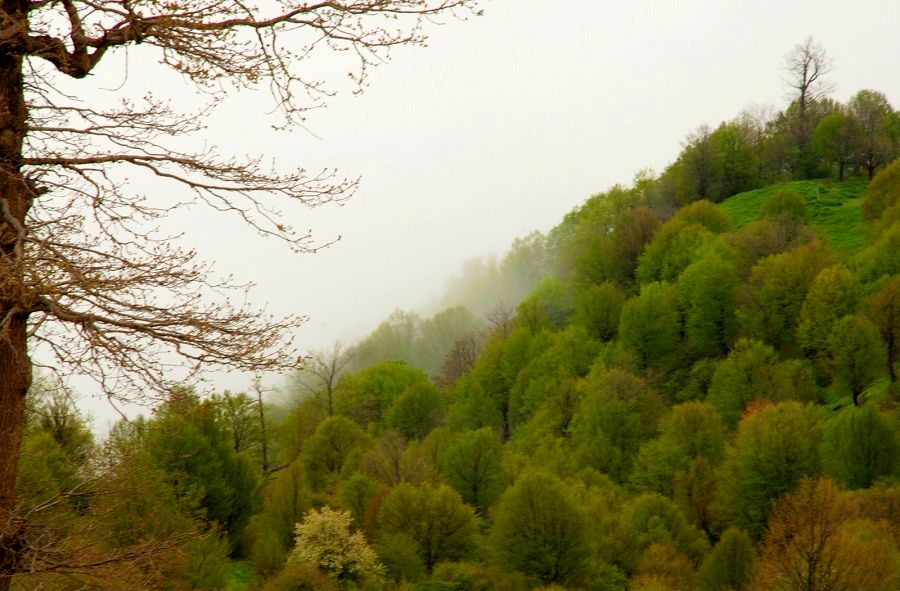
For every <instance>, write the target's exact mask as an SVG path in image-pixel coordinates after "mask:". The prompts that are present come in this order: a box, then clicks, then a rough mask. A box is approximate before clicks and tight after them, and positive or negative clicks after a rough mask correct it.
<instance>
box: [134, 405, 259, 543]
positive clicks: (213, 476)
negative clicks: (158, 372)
mask: <svg viewBox="0 0 900 591" xmlns="http://www.w3.org/2000/svg"><path fill="white" fill-rule="evenodd" d="M150 427H151V428H150V429H148V430H147V438H146V447H147V450H148V452H149V453H150V455H151V456H152V457H153V459H154V461H155V462H156V464H157V465H158V466H159V467H160V468H162V469H163V470H164V471H165V472H166V473H168V474H171V475H172V476H173V477H175V478H176V479H177V480H178V481H179V493H180V494H183V495H185V496H186V497H192V498H199V499H200V506H201V507H202V508H203V509H204V510H205V517H206V518H207V519H208V520H209V521H210V522H217V523H218V524H219V525H220V526H221V527H223V528H225V530H226V531H227V532H228V534H229V537H230V539H231V541H232V543H237V541H238V539H239V536H240V533H241V531H242V530H243V528H244V527H245V526H246V525H247V522H248V521H249V519H250V516H251V515H252V514H253V513H254V511H255V510H256V502H255V500H256V494H255V493H256V491H257V489H258V486H259V472H258V470H257V469H256V468H254V466H253V463H252V461H251V460H250V459H249V458H248V457H247V456H246V455H244V454H241V453H236V452H235V451H234V448H233V444H232V442H231V438H230V436H229V433H228V430H227V427H226V425H224V424H223V423H222V422H221V421H220V420H219V413H218V411H217V409H216V406H215V402H214V401H206V402H199V400H198V398H197V397H196V395H194V394H193V393H192V392H190V391H187V390H175V391H173V392H172V394H171V396H170V397H169V400H168V401H167V402H166V403H165V405H163V406H162V407H161V408H159V409H157V417H156V418H154V420H153V421H152V422H151V424H150Z"/></svg>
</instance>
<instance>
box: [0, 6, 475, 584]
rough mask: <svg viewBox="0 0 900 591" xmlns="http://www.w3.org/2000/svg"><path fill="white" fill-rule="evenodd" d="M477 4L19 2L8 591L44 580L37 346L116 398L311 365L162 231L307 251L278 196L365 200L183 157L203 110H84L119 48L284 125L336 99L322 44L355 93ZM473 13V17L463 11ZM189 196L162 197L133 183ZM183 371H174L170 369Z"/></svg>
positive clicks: (11, 148)
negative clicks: (344, 68)
mask: <svg viewBox="0 0 900 591" xmlns="http://www.w3.org/2000/svg"><path fill="white" fill-rule="evenodd" d="M475 4H476V0H352V1H348V0H338V1H329V2H312V3H308V2H295V1H292V0H288V1H286V2H281V3H278V4H276V5H265V6H257V5H254V4H248V3H245V2H240V1H237V0H224V1H222V2H213V3H209V2H202V1H200V0H184V1H181V2H158V1H156V0H100V1H99V2H85V1H83V0H60V1H44V0H37V1H31V0H3V2H2V5H0V17H2V20H3V28H2V31H0V333H2V338H0V376H2V379H0V591H5V590H6V589H7V588H8V587H9V585H10V581H11V575H12V574H14V573H16V572H18V571H20V570H22V569H23V568H25V565H24V564H23V562H22V560H23V557H24V556H25V555H26V550H27V549H26V548H25V547H24V538H23V531H24V530H25V527H26V524H25V523H24V521H23V520H22V519H21V517H19V516H17V515H16V514H15V513H14V506H15V503H14V485H15V482H16V474H17V472H18V453H19V447H20V442H21V438H22V423H23V413H24V403H25V393H26V391H27V390H28V387H29V384H30V382H31V367H32V362H31V360H30V358H29V354H28V351H29V345H38V344H40V345H42V346H43V347H44V348H45V349H46V350H47V351H49V352H50V353H51V354H52V355H53V356H54V357H55V359H54V360H53V361H54V362H55V363H57V364H59V365H60V366H65V367H69V368H72V369H74V370H78V371H81V372H85V373H89V374H91V375H93V376H94V377H95V378H96V379H97V380H98V382H100V383H101V384H103V385H104V387H105V388H106V389H107V392H109V393H110V394H111V395H114V396H120V397H123V396H129V395H140V394H142V393H144V392H146V391H160V390H162V391H165V390H166V387H167V384H166V383H165V377H164V376H165V375H166V374H167V373H168V372H166V371H165V370H166V369H167V367H168V366H167V365H166V364H165V363H164V362H163V361H162V359H165V357H162V356H160V355H159V354H160V353H164V352H174V353H175V354H177V355H180V356H181V358H182V359H184V360H185V361H187V362H188V364H189V365H190V366H191V368H192V369H195V370H196V369H197V368H199V366H200V365H206V364H219V365H224V366H228V367H233V368H237V369H243V370H249V371H262V370H267V369H272V368H276V367H285V366H289V365H291V364H292V363H293V360H295V359H296V355H295V354H294V353H293V351H292V349H291V347H290V338H289V333H290V331H291V330H292V329H293V328H294V327H295V326H296V325H297V324H298V323H299V322H300V321H301V320H302V319H301V318H298V317H288V318H284V319H273V318H271V317H268V316H266V315H261V314H259V313H258V312H257V311H255V310H253V309H252V308H250V307H247V306H245V305H239V306H236V307H235V306H232V305H231V304H229V302H228V300H227V299H224V298H223V300H221V301H218V302H215V301H213V302H204V300H203V299H198V298H197V297H196V294H197V293H198V292H200V291H202V290H203V289H204V288H205V287H213V288H217V289H218V290H219V293H222V292H223V291H228V288H229V287H231V289H232V290H234V289H237V294H236V295H237V296H238V299H239V300H242V299H243V294H242V291H243V290H242V289H240V288H239V287H238V286H231V285H229V284H228V283H227V282H220V281H218V280H215V279H214V278H212V277H211V276H210V274H209V271H210V268H209V266H208V265H205V264H203V263H200V262H198V261H197V260H196V258H195V253H194V252H193V251H192V250H182V249H179V248H178V247H176V246H172V245H171V243H170V242H168V241H167V240H165V239H166V238H168V236H165V235H161V234H160V233H158V231H157V230H156V228H157V227H158V225H159V222H160V220H161V218H165V217H166V216H167V215H168V214H171V213H172V212H173V211H176V210H180V209H182V208H184V207H187V206H189V205H191V204H192V203H194V202H196V203H199V204H204V205H208V206H210V207H212V208H214V209H217V210H220V211H226V212H229V213H231V214H233V215H237V216H238V217H239V218H240V219H241V220H242V221H244V222H245V223H246V224H248V225H249V226H250V227H252V228H254V229H256V230H257V231H259V232H260V233H262V234H264V235H268V236H274V237H276V238H279V239H281V240H283V241H285V242H286V243H287V244H288V245H290V246H291V247H292V248H293V249H294V250H295V251H299V252H306V251H311V250H314V249H315V245H314V244H313V243H312V242H311V239H310V236H309V235H308V234H305V233H298V232H296V231H294V230H293V229H292V228H291V227H290V226H288V225H287V224H286V223H285V221H284V220H283V219H282V218H281V217H280V215H279V214H278V212H277V211H275V210H273V209H272V207H271V204H269V203H267V196H269V195H277V196H280V197H283V198H286V199H287V200H288V201H293V202H295V203H299V204H302V205H306V206H315V205H319V204H322V203H326V202H330V201H337V200H341V199H344V198H346V197H347V196H348V195H349V193H351V192H352V190H353V189H354V187H355V184H356V183H355V181H352V180H351V181H347V180H341V179H339V178H336V177H335V176H334V174H333V172H331V171H323V172H319V173H309V172H306V171H303V170H302V169H301V170H296V171H293V172H288V173H280V172H278V171H274V170H269V169H268V168H267V167H264V166H262V165H261V163H260V160H259V159H250V160H249V161H237V160H232V159H228V158H222V157H219V156H218V155H217V154H216V153H215V151H214V150H210V149H208V148H203V149H201V150H199V151H197V152H187V151H179V150H178V149H177V148H176V147H175V141H176V139H177V137H178V136H182V137H183V136H187V135H190V134H195V133H198V132H199V131H200V130H201V129H202V128H203V122H204V118H203V117H202V115H204V114H206V113H208V112H209V109H201V111H200V112H199V113H185V112H180V111H178V110H176V109H175V108H173V107H172V106H171V105H170V104H169V103H168V102H167V101H165V100H161V99H158V98H155V97H154V96H153V95H152V94H150V93H148V94H147V95H146V96H145V98H144V99H141V100H140V101H136V102H123V103H122V104H120V105H119V106H117V107H112V108H108V107H107V106H106V105H102V104H99V103H100V102H102V101H99V102H90V101H79V100H78V98H79V97H77V96H74V97H73V96H72V95H71V91H70V90H67V89H70V88H71V87H72V84H70V83H64V80H65V79H66V78H68V79H84V78H86V77H87V76H88V75H89V74H91V73H92V72H93V71H94V70H95V68H96V67H97V66H98V64H99V63H100V62H102V61H104V58H105V57H107V56H108V55H111V54H114V53H115V52H116V50H117V49H119V48H125V47H129V46H137V45H140V46H141V51H144V52H154V51H155V52H156V56H157V57H158V58H159V60H160V61H161V62H162V64H163V65H165V66H168V67H169V68H171V69H173V70H174V71H176V72H178V73H180V74H181V75H183V76H184V78H185V79H186V80H188V81H190V82H192V83H194V84H195V85H196V86H197V87H198V88H203V89H204V91H205V92H206V93H208V94H207V96H210V97H212V100H213V102H215V101H216V100H218V99H219V98H220V97H221V95H222V93H224V92H225V91H226V90H227V89H228V88H229V87H231V86H232V85H233V86H235V87H247V86H254V85H256V84H261V83H265V84H268V87H269V88H270V89H271V91H272V93H273V95H274V99H275V101H276V102H277V104H278V106H279V107H280V108H281V112H282V113H283V114H284V116H285V120H284V121H285V124H286V125H290V124H292V123H297V122H299V121H301V120H302V112H303V111H304V110H305V109H308V108H310V107H313V106H316V105H319V104H321V103H322V101H324V100H325V99H326V98H327V97H328V96H330V95H331V94H333V89H331V88H330V87H328V86H326V85H325V84H324V81H322V80H320V79H317V78H315V77H314V74H310V73H309V70H308V69H307V70H306V71H304V70H303V69H302V68H300V65H301V64H302V63H303V60H304V59H305V58H307V57H309V56H310V55H311V54H314V53H316V51H317V50H319V49H322V48H327V50H336V51H348V55H351V56H353V58H354V59H356V60H358V62H357V63H358V67H357V68H356V69H355V71H356V74H355V75H354V81H355V82H356V83H357V84H360V85H363V84H364V83H365V80H366V74H367V72H368V70H369V69H370V68H371V67H372V66H374V65H376V64H377V63H378V62H379V61H381V60H382V59H383V57H382V54H383V53H384V52H385V51H386V50H387V49H389V48H390V47H392V46H395V45H405V44H421V43H422V42H423V40H424V37H423V34H422V28H421V27H422V25H423V24H424V21H425V20H427V19H430V18H433V17H436V16H438V15H440V14H446V13H448V12H449V13H454V12H456V13H458V11H461V10H465V11H467V12H468V11H471V10H473V9H474V8H475ZM458 14H461V13H458ZM131 170H137V171H142V172H143V173H146V174H150V175H155V176H156V177H159V178H161V179H166V180H167V181H170V182H174V183H176V185H180V188H181V190H182V193H183V195H177V193H178V191H173V192H171V193H170V195H171V197H169V196H167V195H158V196H156V198H155V199H154V200H152V201H151V200H147V199H143V198H141V197H139V196H137V195H134V194H131V193H130V192H129V190H130V188H129V187H128V186H127V185H126V184H125V183H124V182H122V181H121V180H120V179H122V178H124V177H123V176H122V172H124V171H131ZM169 375H171V374H169Z"/></svg>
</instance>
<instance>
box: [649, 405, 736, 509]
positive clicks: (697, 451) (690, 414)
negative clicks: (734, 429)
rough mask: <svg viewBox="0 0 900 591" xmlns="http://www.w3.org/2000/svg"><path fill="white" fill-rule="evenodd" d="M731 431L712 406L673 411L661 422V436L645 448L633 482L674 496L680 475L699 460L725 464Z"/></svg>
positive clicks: (679, 407) (682, 407) (688, 406)
mask: <svg viewBox="0 0 900 591" xmlns="http://www.w3.org/2000/svg"><path fill="white" fill-rule="evenodd" d="M727 431H728V429H727V427H726V424H725V422H724V421H723V420H722V418H721V417H720V416H719V413H718V412H716V409H715V408H714V407H713V406H712V405H710V404H706V403H703V402H696V401H694V402H686V403H684V404H679V405H678V406H675V407H673V408H672V411H671V412H670V413H669V414H667V415H666V416H664V417H663V418H662V419H661V420H660V422H659V436H657V437H656V438H655V439H653V440H651V441H649V442H647V443H646V444H644V445H643V446H642V447H641V450H640V452H639V453H638V456H637V458H636V459H635V468H634V472H633V473H632V475H631V481H632V482H633V483H634V484H635V485H637V486H638V487H639V488H641V489H645V490H654V491H657V492H660V493H662V494H666V495H668V496H672V495H673V494H674V479H675V476H676V474H678V473H679V472H683V471H687V470H688V469H689V468H690V465H691V462H693V461H694V460H695V459H697V458H701V457H702V458H706V459H707V460H708V461H710V462H712V463H718V462H719V461H721V459H722V457H723V455H724V453H725V440H726V434H727Z"/></svg>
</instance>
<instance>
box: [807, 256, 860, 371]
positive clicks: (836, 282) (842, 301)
mask: <svg viewBox="0 0 900 591" xmlns="http://www.w3.org/2000/svg"><path fill="white" fill-rule="evenodd" d="M862 292H863V288H862V284H861V283H860V282H859V279H858V278H857V277H856V274H855V273H853V272H851V271H849V270H848V269H847V268H846V267H844V266H843V265H834V266H832V267H827V268H825V269H822V271H821V272H820V273H819V274H818V275H816V278H815V279H814V280H813V282H812V285H811V286H810V288H809V291H808V292H807V294H806V299H805V300H804V302H803V307H801V308H800V317H799V321H798V324H797V342H798V343H799V344H800V346H801V347H803V349H804V350H806V351H808V352H809V353H811V354H812V355H814V356H818V355H821V354H822V353H824V352H826V351H827V349H828V340H829V338H830V337H831V333H832V331H833V329H834V326H835V324H836V323H837V321H838V320H840V319H841V318H843V317H844V316H847V315H849V314H853V313H855V312H856V311H857V310H858V309H859V306H860V304H861V303H862V295H863V293H862Z"/></svg>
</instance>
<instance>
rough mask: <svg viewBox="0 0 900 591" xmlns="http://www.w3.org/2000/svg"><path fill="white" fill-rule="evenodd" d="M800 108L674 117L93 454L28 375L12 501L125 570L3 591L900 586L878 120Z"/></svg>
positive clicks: (895, 284) (888, 235)
mask: <svg viewBox="0 0 900 591" xmlns="http://www.w3.org/2000/svg"><path fill="white" fill-rule="evenodd" d="M799 111H800V110H799V108H798V104H797V102H796V101H795V102H793V103H792V104H790V105H789V106H788V107H787V108H785V109H784V111H782V112H781V113H779V114H778V115H777V116H776V117H774V118H773V119H771V120H767V121H760V120H758V119H754V118H752V117H750V116H748V115H746V114H745V115H742V116H741V117H739V118H737V119H735V120H734V121H731V122H726V123H723V124H721V125H720V126H719V127H717V128H716V129H714V130H711V129H709V128H701V129H700V130H698V131H697V132H696V133H694V134H692V135H691V136H690V137H689V138H688V141H687V143H686V144H685V147H684V150H683V151H682V153H681V154H680V155H679V157H678V158H677V159H676V161H675V162H674V163H673V164H672V165H671V166H669V167H668V168H667V169H666V170H665V171H663V173H662V174H661V175H659V176H658V177H654V176H652V175H643V176H641V177H640V178H639V179H638V180H637V181H636V183H635V185H634V187H632V188H623V187H614V188H612V189H610V190H609V191H608V192H606V193H603V194H599V195H596V196H594V197H592V198H590V199H589V200H587V201H586V202H585V203H584V205H583V206H581V207H579V208H578V209H576V210H575V211H573V212H572V213H570V214H569V215H568V216H566V218H565V219H564V220H563V221H562V222H561V223H560V224H559V225H558V226H557V227H556V228H554V229H553V230H552V231H551V232H550V233H549V234H548V235H547V236H541V235H537V234H535V235H531V236H529V237H527V238H525V239H523V240H520V241H517V242H516V244H515V245H514V246H513V249H512V250H511V251H510V254H509V255H507V257H506V258H504V259H502V260H501V261H500V262H499V263H497V262H491V263H490V264H489V265H487V266H485V265H482V266H481V267H480V268H479V269H478V270H476V271H472V272H471V274H470V277H472V278H474V279H478V278H479V277H480V278H481V280H482V285H481V287H479V288H478V289H479V290H482V291H478V290H474V289H473V290H470V291H466V293H463V294H461V295H460V300H457V302H452V303H453V304H457V303H459V302H460V301H461V302H462V303H466V301H467V299H468V301H474V300H478V301H479V302H481V304H480V305H481V306H482V307H481V308H479V309H474V310H473V311H470V310H469V309H468V308H467V307H464V306H457V305H453V306H450V307H449V308H447V309H446V310H444V311H442V312H438V313H436V314H434V315H433V316H431V317H430V318H425V319H423V318H422V317H420V316H418V315H415V314H412V313H407V312H402V311H398V312H396V313H395V314H393V315H392V316H391V317H390V318H388V319H387V320H385V322H384V323H383V324H382V325H381V326H379V327H378V328H377V329H376V330H375V331H374V332H373V333H372V334H370V335H369V336H368V337H366V338H365V339H364V340H363V341H362V342H360V343H359V344H358V345H357V346H356V347H353V348H346V349H342V348H341V347H335V348H334V350H333V351H331V352H326V353H321V354H319V355H317V357H316V358H314V359H313V360H312V361H311V363H310V366H309V367H310V369H309V370H307V371H306V372H305V373H301V374H298V375H297V376H294V377H293V378H292V379H291V380H289V381H288V387H287V389H288V394H289V396H287V397H286V398H287V399H288V400H289V402H288V403H287V404H285V405H283V406H281V407H274V406H271V405H266V406H261V404H262V402H261V401H260V400H257V399H256V398H253V397H249V396H246V395H243V394H230V393H225V394H223V395H220V396H214V397H212V398H210V399H207V400H203V399H201V398H199V397H198V396H197V395H195V394H194V393H193V392H192V391H190V390H177V391H174V392H172V393H171V396H170V397H169V400H168V401H167V402H166V403H165V404H164V405H162V406H161V407H159V408H158V409H156V410H155V412H154V414H153V416H152V417H150V418H148V419H140V420H137V421H133V422H131V423H126V422H122V423H120V424H118V425H116V427H115V428H114V429H113V430H112V433H111V435H110V437H109V439H108V440H107V441H106V442H105V443H102V444H99V443H96V442H95V441H94V440H93V438H92V436H91V434H90V431H89V429H88V428H87V426H86V423H85V420H84V419H83V418H82V417H79V416H78V415H77V413H76V412H75V411H74V409H73V407H72V405H71V403H70V402H69V401H68V400H67V399H66V398H65V397H64V396H62V395H61V394H60V391H59V390H58V389H57V388H55V387H54V385H53V384H52V382H48V381H44V382H42V383H40V384H39V387H36V388H35V389H34V391H33V393H32V401H31V402H32V407H31V413H30V415H29V421H28V429H27V436H26V439H25V444H24V449H23V457H24V458H25V461H24V462H23V474H22V477H21V480H20V482H19V491H20V496H21V498H22V502H23V503H24V504H26V505H29V506H31V507H34V512H33V515H34V519H36V520H39V521H40V522H41V523H44V524H46V527H47V528H56V529H60V530H67V532H68V537H67V538H66V537H64V538H62V539H65V540H67V541H66V542H64V543H63V546H65V547H58V548H57V547H54V548H47V552H48V553H49V552H58V553H59V552H66V551H74V550H76V549H79V548H80V549H82V550H83V549H85V548H87V549H88V550H87V551H86V552H83V554H84V556H85V557H89V556H91V555H92V554H91V553H96V555H97V556H98V557H99V556H101V554H102V552H107V553H113V554H115V553H116V552H118V553H120V554H121V555H122V556H123V557H125V558H123V560H120V561H119V562H117V563H115V564H117V565H119V566H117V567H115V568H118V569H120V570H114V569H113V567H112V566H110V567H109V568H106V569H104V568H101V569H99V571H96V572H97V574H91V575H90V576H87V575H83V574H82V572H81V571H78V572H75V573H74V574H73V573H62V572H60V573H56V572H48V573H44V574H41V575H35V576H33V577H27V576H23V577H21V578H19V579H17V581H16V583H15V586H16V588H19V589H29V588H34V587H35V586H36V584H40V585H42V588H47V589H75V588H81V587H79V585H83V584H93V585H101V586H103V585H105V586H106V587H107V588H116V585H118V587H121V588H136V586H137V585H138V583H137V582H136V581H137V580H138V579H140V584H142V585H149V586H152V587H156V588H166V589H222V588H226V589H227V588H230V589H243V588H248V585H249V588H252V589H260V590H262V589H265V590H272V591H275V590H294V589H329V588H333V589H356V588H363V589H404V590H413V589H421V590H423V591H430V590H447V591H449V590H505V589H524V588H542V589H551V588H554V589H560V588H566V589H601V590H626V589H632V590H635V591H637V590H644V591H649V590H651V589H667V590H694V589H696V590H700V591H713V590H725V589H732V590H750V589H759V590H763V589H780V590H781V589H783V590H794V589H797V590H800V589H807V590H808V589H817V590H818V589H822V590H825V589H854V590H859V591H869V590H871V591H881V590H883V591H890V590H893V589H896V588H898V587H900V514H898V507H900V419H898V416H897V408H898V402H900V378H898V371H900V262H898V261H900V257H898V256H897V253H900V213H898V212H900V160H897V159H896V157H897V156H898V154H900V116H898V113H897V112H896V111H894V110H893V109H892V107H890V105H889V104H888V103H887V100H886V99H885V97H883V96H882V95H881V94H880V93H877V92H874V91H869V90H864V91H860V92H859V93H857V94H856V95H854V96H853V98H851V99H850V101H849V102H848V103H847V104H846V105H841V104H839V103H837V102H835V101H832V100H831V99H828V98H827V97H820V98H817V99H815V100H813V101H812V102H810V103H809V104H806V105H805V106H804V109H803V113H802V114H801V113H800V112H799ZM800 117H803V118H805V119H804V121H803V122H802V125H801V124H800V123H798V118H800ZM800 128H802V129H805V130H806V131H807V132H808V137H806V139H805V140H803V138H800V137H799V136H798V135H797V129H800ZM801 140H803V141H801ZM827 176H833V177H834V178H832V179H828V178H824V177H827ZM811 178H815V179H817V180H810V179H811ZM869 178H871V182H870V183H868V182H867V180H868V179H869ZM739 192H743V193H741V194H739V195H735V194H736V193H739ZM732 195H735V196H734V197H732ZM729 197H731V198H730V199H729ZM718 202H723V203H721V205H717V203H718ZM473 268H474V267H473ZM491 278H493V279H491ZM493 280H497V281H496V282H495V283H496V284H497V292H496V293H495V294H494V295H493V296H489V295H485V294H487V293H488V292H489V291H490V289H489V287H490V284H491V283H492V281H493ZM462 281H463V280H462V279H460V282H462ZM475 283H478V282H477V281H474V282H472V283H469V284H468V285H474V284H475ZM461 285H462V283H459V286H461ZM485 290H486V291H485ZM476 292H477V293H478V294H480V295H478V296H477V297H476V296H474V295H473V294H475V293H476ZM503 299H507V305H506V306H495V305H493V303H495V302H497V301H500V300H503ZM485 302H492V303H491V305H485ZM513 306H515V307H513ZM351 359H352V361H351ZM265 417H268V419H269V420H268V422H261V421H260V419H263V418H265ZM127 557H132V558H130V559H129V560H131V562H130V563H129V565H128V568H125V567H123V566H121V564H122V563H123V562H127V560H126V558H127ZM85 559H87V558H85ZM98 560H99V558H98ZM110 564H112V563H110ZM121 573H125V574H121ZM111 581H112V582H114V584H113V583H111Z"/></svg>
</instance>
